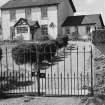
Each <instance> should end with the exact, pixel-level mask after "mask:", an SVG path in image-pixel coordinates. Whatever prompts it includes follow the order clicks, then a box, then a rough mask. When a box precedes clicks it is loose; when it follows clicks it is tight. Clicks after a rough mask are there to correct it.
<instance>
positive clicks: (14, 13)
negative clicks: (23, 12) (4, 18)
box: [10, 10, 16, 21]
mask: <svg viewBox="0 0 105 105" xmlns="http://www.w3.org/2000/svg"><path fill="white" fill-rule="evenodd" d="M15 19H16V10H10V21H13V20H15Z"/></svg>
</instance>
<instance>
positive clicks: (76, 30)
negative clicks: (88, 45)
mask: <svg viewBox="0 0 105 105" xmlns="http://www.w3.org/2000/svg"><path fill="white" fill-rule="evenodd" d="M75 33H76V34H78V27H77V26H76V27H75Z"/></svg>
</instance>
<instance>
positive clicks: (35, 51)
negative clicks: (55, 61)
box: [12, 40, 57, 64]
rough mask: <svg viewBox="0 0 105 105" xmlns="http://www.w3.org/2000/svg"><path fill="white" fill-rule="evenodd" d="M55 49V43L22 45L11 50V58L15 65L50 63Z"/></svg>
mask: <svg viewBox="0 0 105 105" xmlns="http://www.w3.org/2000/svg"><path fill="white" fill-rule="evenodd" d="M56 50H57V47H56V43H55V41H53V40H52V41H47V42H43V43H24V44H20V45H18V46H17V47H15V48H13V49H12V57H13V59H14V60H15V62H16V64H27V63H32V64H33V63H42V61H43V60H47V61H49V62H51V60H52V58H53V57H54V56H55V53H56Z"/></svg>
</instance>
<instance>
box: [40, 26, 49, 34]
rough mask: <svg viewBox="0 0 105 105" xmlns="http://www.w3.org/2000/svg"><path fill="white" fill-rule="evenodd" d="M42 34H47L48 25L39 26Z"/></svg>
mask: <svg viewBox="0 0 105 105" xmlns="http://www.w3.org/2000/svg"><path fill="white" fill-rule="evenodd" d="M41 32H42V35H48V25H42V26H41Z"/></svg>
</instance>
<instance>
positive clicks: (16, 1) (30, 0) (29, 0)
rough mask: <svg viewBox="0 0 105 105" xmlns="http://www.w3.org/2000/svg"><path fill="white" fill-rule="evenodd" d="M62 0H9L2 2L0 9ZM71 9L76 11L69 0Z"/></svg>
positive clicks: (54, 2)
mask: <svg viewBox="0 0 105 105" xmlns="http://www.w3.org/2000/svg"><path fill="white" fill-rule="evenodd" d="M62 1H63V0H10V1H8V2H7V3H6V4H4V5H3V6H2V7H1V9H13V8H23V7H34V6H43V5H54V4H59V3H60V2H62ZM69 2H70V4H71V6H72V9H73V11H74V12H76V9H75V6H74V4H73V1H72V0H69Z"/></svg>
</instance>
